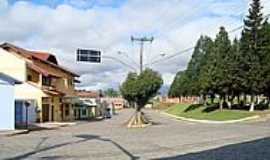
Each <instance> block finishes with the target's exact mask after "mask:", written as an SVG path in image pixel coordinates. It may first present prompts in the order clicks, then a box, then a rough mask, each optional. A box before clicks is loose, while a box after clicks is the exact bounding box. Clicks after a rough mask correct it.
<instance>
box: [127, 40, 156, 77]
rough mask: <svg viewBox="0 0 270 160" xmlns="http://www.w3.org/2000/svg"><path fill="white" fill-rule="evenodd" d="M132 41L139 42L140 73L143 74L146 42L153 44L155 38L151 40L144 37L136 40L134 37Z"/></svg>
mask: <svg viewBox="0 0 270 160" xmlns="http://www.w3.org/2000/svg"><path fill="white" fill-rule="evenodd" d="M131 41H132V42H134V41H138V42H139V43H140V46H141V48H140V73H142V71H143V47H144V43H145V42H150V43H152V42H153V41H154V37H151V38H147V37H143V38H134V37H133V36H131Z"/></svg>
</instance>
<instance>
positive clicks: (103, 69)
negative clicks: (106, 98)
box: [0, 0, 270, 89]
mask: <svg viewBox="0 0 270 160" xmlns="http://www.w3.org/2000/svg"><path fill="white" fill-rule="evenodd" d="M265 1H266V0H265ZM74 2H75V1H74V0H67V1H66V4H61V5H58V6H55V7H52V8H50V7H49V6H45V5H33V4H32V3H31V1H18V2H16V3H15V4H13V5H12V6H8V4H7V1H6V0H0V19H5V20H4V21H0V35H1V37H0V42H4V41H9V42H12V43H15V44H17V45H20V46H22V47H25V48H29V49H36V50H47V51H50V52H52V53H55V54H56V55H57V57H58V59H59V61H60V63H61V64H62V65H65V66H67V67H69V68H71V69H72V70H74V71H76V72H78V73H80V74H82V77H81V80H82V84H80V86H79V87H87V88H90V89H99V88H108V87H117V86H119V84H120V83H121V82H122V81H123V80H124V78H125V77H126V74H127V72H128V71H130V69H128V68H127V67H125V66H123V65H121V64H119V63H116V62H114V61H111V60H104V61H103V62H102V64H83V63H77V62H76V60H75V52H76V49H77V48H94V49H101V50H102V51H104V53H103V54H104V55H107V56H108V55H109V56H114V57H117V58H119V59H121V60H122V61H124V62H126V63H129V64H131V65H133V63H132V61H130V60H129V59H128V58H127V57H126V56H125V55H119V54H117V51H119V50H120V51H125V52H127V53H128V55H129V57H132V58H133V59H134V61H137V62H138V61H139V56H138V52H139V45H138V44H136V43H134V44H133V45H132V44H131V42H130V36H131V35H135V36H144V35H149V36H151V35H153V36H155V40H154V42H153V44H152V45H150V44H146V45H145V63H149V62H151V61H153V59H159V58H160V54H162V53H165V54H168V55H169V54H173V53H176V52H178V51H181V50H183V49H186V48H189V47H191V46H193V45H194V44H195V43H196V40H197V39H198V37H199V36H200V35H201V34H207V35H210V36H212V37H214V36H215V34H216V33H217V31H218V28H219V27H220V26H221V25H224V26H225V27H226V28H228V30H230V29H232V28H234V27H237V26H239V25H240V24H241V20H240V19H239V18H236V17H234V15H235V14H236V13H239V12H241V11H243V12H245V10H246V6H243V4H244V0H237V1H232V0H230V2H221V1H219V3H217V2H216V3H214V1H213V0H205V1H204V3H201V0H194V1H190V0H182V1H179V0H170V1H157V0H147V1H142V0H129V1H126V2H125V3H123V4H122V5H121V6H120V7H110V6H109V4H112V3H113V2H112V1H111V0H109V1H106V0H102V1H98V3H99V5H95V6H93V7H92V8H85V7H84V6H85V5H86V3H87V5H88V6H91V3H92V0H79V1H77V0H76V4H74ZM89 2H90V3H89ZM268 4H269V3H268ZM75 5H76V6H75ZM102 5H104V6H102ZM238 6H239V7H238ZM81 8H83V9H81ZM267 8H268V10H269V9H270V6H269V5H268V7H265V10H267ZM1 11H2V13H4V14H1ZM213 14H214V15H215V16H213ZM236 35H237V34H236ZM233 36H234V35H232V37H233ZM190 55H191V54H190V53H187V54H183V55H181V56H177V57H175V58H173V59H172V60H170V61H164V62H162V63H159V64H156V65H152V66H151V67H153V68H154V69H155V70H158V71H159V72H161V73H162V74H163V77H164V80H165V84H167V85H168V84H170V82H171V81H172V79H173V75H174V74H175V73H176V72H177V71H178V70H181V69H184V68H185V67H186V64H187V62H188V60H189V59H190Z"/></svg>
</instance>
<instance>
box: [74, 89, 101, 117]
mask: <svg viewBox="0 0 270 160" xmlns="http://www.w3.org/2000/svg"><path fill="white" fill-rule="evenodd" d="M76 95H77V97H78V100H77V103H76V104H75V108H74V115H75V119H76V120H86V119H93V118H96V117H98V116H102V115H103V110H102V105H101V103H100V94H99V92H95V91H85V90H78V91H76Z"/></svg>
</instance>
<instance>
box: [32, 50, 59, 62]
mask: <svg viewBox="0 0 270 160" xmlns="http://www.w3.org/2000/svg"><path fill="white" fill-rule="evenodd" d="M31 52H32V56H34V57H36V58H39V59H42V60H44V61H49V62H51V63H54V64H56V65H58V62H57V59H56V57H55V56H54V55H52V54H50V53H47V52H41V51H31Z"/></svg>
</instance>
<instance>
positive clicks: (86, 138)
mask: <svg viewBox="0 0 270 160" xmlns="http://www.w3.org/2000/svg"><path fill="white" fill-rule="evenodd" d="M75 137H77V138H81V139H82V140H79V141H75V142H67V143H61V144H57V145H53V146H48V147H45V148H40V146H41V145H42V144H43V143H44V142H45V141H46V140H47V139H48V138H47V137H44V138H42V140H41V142H40V143H38V144H37V146H36V147H35V150H34V151H31V152H28V153H25V154H22V155H18V156H15V157H12V158H8V159H6V160H21V159H27V158H29V157H30V156H32V155H35V154H38V153H41V152H45V151H49V150H53V149H57V148H61V147H64V146H67V145H73V144H78V143H83V142H87V141H90V140H99V141H103V142H109V143H111V144H113V145H114V146H116V147H117V148H118V149H120V150H121V151H122V152H123V153H124V154H125V155H127V156H128V157H129V158H130V160H137V159H139V157H135V156H134V155H133V154H131V153H130V152H129V151H128V150H126V149H125V148H124V147H123V146H121V145H120V144H118V143H117V142H115V141H113V140H110V139H108V138H101V137H100V136H96V135H88V134H84V135H76V136H75ZM64 157H65V156H56V157H47V158H46V157H43V159H61V158H64Z"/></svg>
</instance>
